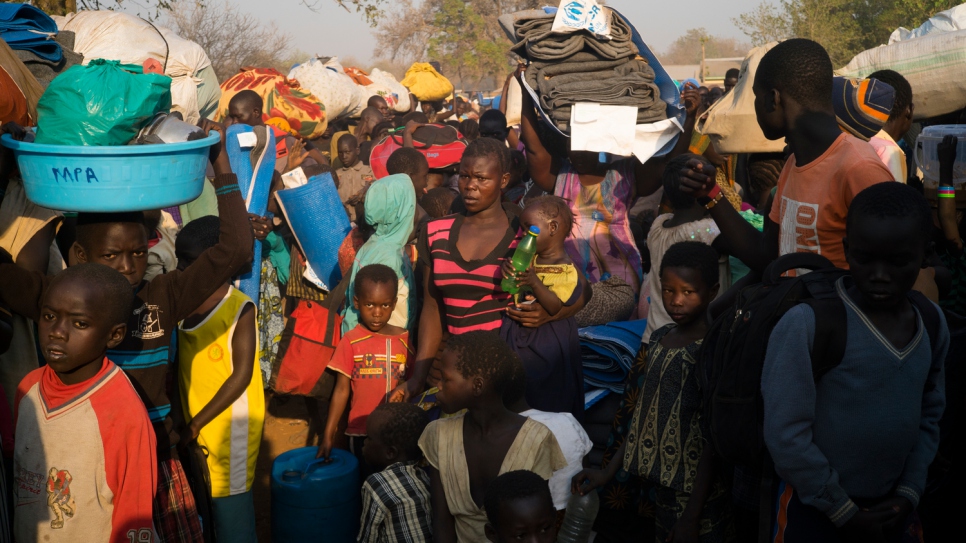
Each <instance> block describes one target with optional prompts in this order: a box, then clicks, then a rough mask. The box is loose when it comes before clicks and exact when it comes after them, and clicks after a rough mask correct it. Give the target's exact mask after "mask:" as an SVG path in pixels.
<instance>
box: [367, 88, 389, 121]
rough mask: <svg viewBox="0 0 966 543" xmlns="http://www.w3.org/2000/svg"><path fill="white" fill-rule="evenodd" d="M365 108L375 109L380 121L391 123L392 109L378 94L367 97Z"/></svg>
mask: <svg viewBox="0 0 966 543" xmlns="http://www.w3.org/2000/svg"><path fill="white" fill-rule="evenodd" d="M366 107H374V108H376V109H377V110H378V111H379V113H380V114H382V120H384V121H391V120H392V114H393V112H392V108H390V107H389V102H387V101H386V99H385V98H383V97H382V96H379V95H378V94H376V95H374V96H370V97H369V101H368V102H366Z"/></svg>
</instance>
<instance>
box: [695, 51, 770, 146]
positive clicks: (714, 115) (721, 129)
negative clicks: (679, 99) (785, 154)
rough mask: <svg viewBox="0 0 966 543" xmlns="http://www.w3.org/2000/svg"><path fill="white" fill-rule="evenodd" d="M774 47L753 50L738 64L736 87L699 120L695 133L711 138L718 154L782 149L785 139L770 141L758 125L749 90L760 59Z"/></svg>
mask: <svg viewBox="0 0 966 543" xmlns="http://www.w3.org/2000/svg"><path fill="white" fill-rule="evenodd" d="M775 45H777V43H775V42H773V43H769V44H767V45H763V46H761V47H756V48H754V49H752V50H751V52H750V53H748V56H747V57H745V60H743V61H742V62H741V75H740V76H739V77H738V83H737V84H736V85H735V88H733V89H731V92H729V93H728V94H725V95H724V96H723V97H721V99H720V100H718V101H717V102H715V104H714V105H713V106H711V108H710V109H709V110H708V112H707V113H706V114H705V115H704V116H703V117H702V118H701V119H699V120H698V124H697V127H696V128H697V130H698V131H699V132H701V133H702V134H705V135H707V136H708V137H709V138H711V143H712V144H714V148H715V150H717V151H718V152H719V153H725V154H733V153H780V152H781V151H782V149H784V148H785V139H784V138H782V139H779V140H769V139H768V138H766V137H765V134H764V133H763V132H762V131H761V127H760V126H758V118H757V116H756V115H755V93H754V91H752V90H751V87H752V85H753V84H754V82H755V72H757V71H758V63H759V62H761V57H763V56H765V53H766V52H767V51H768V50H769V49H771V48H772V47H774V46H775Z"/></svg>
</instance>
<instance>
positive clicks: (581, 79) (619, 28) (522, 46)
mask: <svg viewBox="0 0 966 543" xmlns="http://www.w3.org/2000/svg"><path fill="white" fill-rule="evenodd" d="M553 19H554V15H553V14H548V13H544V12H543V11H540V10H534V11H527V12H520V13H517V14H515V15H514V16H513V21H512V25H513V26H512V28H513V35H514V38H515V39H516V40H518V41H517V43H516V45H514V46H513V48H512V50H513V51H514V52H515V53H517V54H518V55H520V56H522V57H524V58H528V59H529V60H530V65H529V66H528V67H527V71H526V73H525V75H524V77H525V78H526V81H527V84H528V85H529V86H530V88H532V89H533V90H534V91H535V92H536V93H537V94H538V96H539V98H540V106H541V108H542V109H543V110H544V111H545V112H546V113H547V114H548V115H550V117H551V118H552V120H553V122H554V124H555V125H556V126H557V128H558V129H560V130H561V131H562V132H564V133H569V131H570V119H571V110H572V107H573V105H574V104H575V103H577V102H594V103H598V104H604V105H616V106H632V107H636V108H638V113H637V124H646V123H653V122H657V121H662V120H664V119H666V118H667V114H666V109H667V108H666V104H665V103H664V102H663V101H662V100H661V92H660V90H658V87H657V85H656V84H655V83H654V70H653V69H651V67H650V66H649V65H648V64H647V62H646V61H644V60H643V59H642V58H641V57H640V56H638V49H637V47H636V46H635V45H634V43H633V42H632V41H631V28H630V26H628V24H627V23H626V22H625V21H624V20H623V19H622V18H621V17H620V16H618V15H616V14H613V13H612V17H611V21H612V22H611V39H610V40H604V39H598V38H597V37H596V36H594V35H593V34H591V33H590V32H587V31H584V30H581V31H577V32H573V33H570V34H554V33H551V31H550V29H551V28H552V26H553ZM501 22H504V21H501ZM505 22H506V23H509V21H505ZM507 26H509V25H508V24H507Z"/></svg>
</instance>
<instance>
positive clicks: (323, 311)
mask: <svg viewBox="0 0 966 543" xmlns="http://www.w3.org/2000/svg"><path fill="white" fill-rule="evenodd" d="M349 277H350V276H349V275H346V276H345V277H343V278H342V281H340V282H339V285H338V286H337V287H335V289H333V290H332V291H330V292H329V295H328V296H327V297H326V299H325V300H324V301H322V302H313V301H309V300H299V305H298V306H297V307H296V308H295V310H294V311H292V315H291V316H290V317H289V322H288V324H287V325H286V326H285V330H284V331H283V332H282V339H281V342H280V344H279V350H278V356H276V357H275V362H274V363H273V364H272V378H271V380H270V381H269V386H270V387H271V388H272V390H274V391H275V393H276V394H293V395H297V396H313V397H316V398H322V397H325V396H326V394H325V393H324V392H323V390H322V386H321V385H322V375H323V374H324V373H325V368H326V367H328V365H329V361H330V360H332V355H333V354H334V353H335V347H336V345H338V344H339V340H340V339H341V338H342V315H341V314H340V309H341V308H342V302H343V301H345V291H346V288H347V287H348V286H349V281H348V278H349Z"/></svg>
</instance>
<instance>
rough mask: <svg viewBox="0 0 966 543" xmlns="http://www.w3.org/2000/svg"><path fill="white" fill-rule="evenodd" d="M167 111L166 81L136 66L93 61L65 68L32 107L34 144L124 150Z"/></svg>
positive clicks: (169, 98)
mask: <svg viewBox="0 0 966 543" xmlns="http://www.w3.org/2000/svg"><path fill="white" fill-rule="evenodd" d="M170 109H171V78H170V77H168V76H166V75H159V74H146V73H143V70H142V69H141V67H140V66H131V65H122V64H121V63H119V62H118V61H116V60H104V59H94V60H92V61H91V63H90V64H88V65H87V66H82V65H80V64H78V65H75V66H71V67H70V68H68V69H67V70H65V71H64V72H63V73H61V74H60V75H59V76H57V77H56V78H55V79H54V80H53V81H51V82H50V86H49V87H47V90H46V92H44V94H43V96H41V97H40V101H39V102H38V103H37V140H36V142H37V143H49V144H58V145H91V146H100V145H126V144H127V143H128V142H130V141H131V140H132V139H134V138H135V137H136V136H137V134H138V132H139V131H140V130H141V129H142V128H144V126H145V125H147V124H148V122H150V121H151V119H152V118H153V117H154V116H155V115H156V114H157V113H160V112H168V111H169V110H170Z"/></svg>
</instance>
